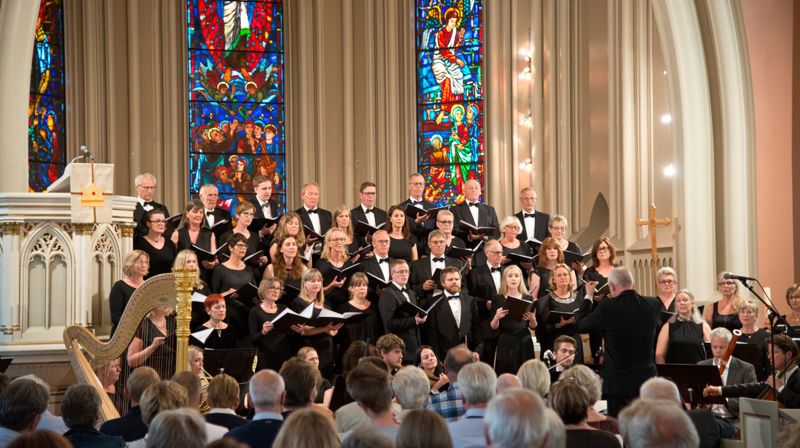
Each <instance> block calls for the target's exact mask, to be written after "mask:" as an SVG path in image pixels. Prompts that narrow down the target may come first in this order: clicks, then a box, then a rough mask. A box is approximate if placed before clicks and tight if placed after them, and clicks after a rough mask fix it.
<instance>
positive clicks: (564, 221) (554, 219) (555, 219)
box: [547, 215, 568, 227]
mask: <svg viewBox="0 0 800 448" xmlns="http://www.w3.org/2000/svg"><path fill="white" fill-rule="evenodd" d="M556 222H560V223H562V224H564V227H567V225H568V224H567V218H565V217H564V216H563V215H553V216H551V217H550V222H548V223H547V225H548V226H551V227H552V226H553V223H556Z"/></svg>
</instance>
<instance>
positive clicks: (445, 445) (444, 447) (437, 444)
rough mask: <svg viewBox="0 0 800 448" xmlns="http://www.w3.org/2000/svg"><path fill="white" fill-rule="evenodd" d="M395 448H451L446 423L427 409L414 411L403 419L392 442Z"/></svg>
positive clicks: (451, 443)
mask: <svg viewBox="0 0 800 448" xmlns="http://www.w3.org/2000/svg"><path fill="white" fill-rule="evenodd" d="M394 446H395V448H418V447H422V446H424V447H427V448H452V446H453V441H452V439H451V438H450V431H449V430H448V429H447V423H445V421H444V419H443V418H442V417H441V416H439V414H437V413H435V412H433V411H429V410H427V409H414V410H413V411H411V412H409V413H408V414H406V416H405V417H403V422H402V423H400V429H399V430H398V431H397V436H396V437H395V441H394Z"/></svg>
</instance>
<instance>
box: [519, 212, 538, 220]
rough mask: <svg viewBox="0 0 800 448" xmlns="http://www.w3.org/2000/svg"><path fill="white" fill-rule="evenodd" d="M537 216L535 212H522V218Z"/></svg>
mask: <svg viewBox="0 0 800 448" xmlns="http://www.w3.org/2000/svg"><path fill="white" fill-rule="evenodd" d="M535 217H536V214H535V213H523V214H522V218H523V219H525V218H535Z"/></svg>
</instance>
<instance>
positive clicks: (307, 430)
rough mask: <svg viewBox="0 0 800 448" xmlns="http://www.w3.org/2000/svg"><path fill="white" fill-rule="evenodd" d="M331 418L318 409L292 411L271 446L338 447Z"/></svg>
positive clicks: (338, 443) (275, 447)
mask: <svg viewBox="0 0 800 448" xmlns="http://www.w3.org/2000/svg"><path fill="white" fill-rule="evenodd" d="M340 446H342V445H341V443H340V442H339V437H338V436H337V434H336V429H335V426H334V422H333V418H332V417H331V416H330V415H329V414H326V413H324V412H322V411H320V410H319V409H316V408H313V407H311V408H305V409H299V410H297V411H294V412H292V413H291V415H289V418H287V419H286V421H285V422H284V423H283V425H282V426H281V430H280V432H278V436H277V437H276V438H275V442H274V443H273V444H272V447H273V448H338V447H340Z"/></svg>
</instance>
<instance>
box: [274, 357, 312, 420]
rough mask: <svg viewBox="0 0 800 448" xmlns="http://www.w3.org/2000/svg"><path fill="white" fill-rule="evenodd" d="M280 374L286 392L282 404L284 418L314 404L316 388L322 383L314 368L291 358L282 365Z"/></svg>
mask: <svg viewBox="0 0 800 448" xmlns="http://www.w3.org/2000/svg"><path fill="white" fill-rule="evenodd" d="M280 374H281V376H282V377H283V382H284V385H285V390H286V399H285V401H284V403H283V409H284V411H283V416H284V417H288V416H289V414H291V413H292V411H294V410H295V409H300V408H306V407H309V406H311V405H313V404H314V399H315V398H316V397H317V387H318V385H319V384H320V383H321V382H322V381H321V379H320V374H319V370H317V368H316V367H314V366H313V365H312V364H311V363H309V362H306V361H303V360H301V359H298V358H291V359H289V360H288V361H286V362H285V363H283V367H281V371H280Z"/></svg>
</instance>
